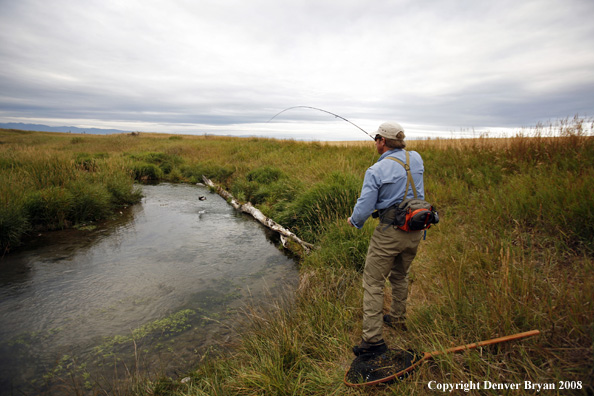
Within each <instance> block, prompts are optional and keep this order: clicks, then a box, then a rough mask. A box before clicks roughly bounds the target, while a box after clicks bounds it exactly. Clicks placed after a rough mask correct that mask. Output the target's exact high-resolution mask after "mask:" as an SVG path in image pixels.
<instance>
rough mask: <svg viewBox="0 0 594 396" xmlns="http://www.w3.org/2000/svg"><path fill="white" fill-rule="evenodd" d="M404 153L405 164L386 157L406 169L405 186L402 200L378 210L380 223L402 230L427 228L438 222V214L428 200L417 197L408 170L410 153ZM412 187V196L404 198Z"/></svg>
mask: <svg viewBox="0 0 594 396" xmlns="http://www.w3.org/2000/svg"><path fill="white" fill-rule="evenodd" d="M405 153H406V164H405V163H403V162H402V161H400V160H399V159H398V158H394V157H386V159H388V158H389V159H391V160H392V161H396V162H398V163H399V164H400V165H402V166H403V167H404V170H405V171H406V188H405V189H404V197H403V198H402V202H400V203H399V204H397V205H394V206H392V207H390V208H387V209H384V210H383V211H380V213H379V217H380V220H381V222H382V223H384V224H389V225H394V226H396V227H398V228H400V229H401V230H403V231H406V232H410V231H421V230H427V229H428V228H429V227H431V226H432V225H433V224H437V223H439V214H438V213H437V211H436V210H435V208H433V205H431V204H430V203H429V202H427V201H425V200H422V199H419V198H417V188H416V186H415V181H414V180H413V177H412V174H411V172H410V155H409V153H408V151H405ZM409 187H412V190H413V194H414V198H408V199H407V198H406V195H407V193H408V188H409Z"/></svg>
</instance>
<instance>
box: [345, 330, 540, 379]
mask: <svg viewBox="0 0 594 396" xmlns="http://www.w3.org/2000/svg"><path fill="white" fill-rule="evenodd" d="M538 334H540V331H539V330H530V331H525V332H523V333H517V334H512V335H508V336H505V337H499V338H493V339H490V340H485V341H479V342H473V343H471V344H466V345H460V346H457V347H453V348H450V349H446V350H445V351H434V352H424V353H423V357H422V358H421V359H419V360H418V361H416V362H414V363H413V364H411V365H410V366H408V367H406V368H404V369H403V370H400V371H399V372H397V373H396V374H392V375H391V376H389V377H386V378H381V379H378V380H375V381H370V382H364V383H359V384H352V383H350V382H348V381H347V379H346V377H347V374H348V371H347V373H345V375H344V380H343V382H344V383H345V384H346V385H347V386H350V387H353V388H359V387H363V386H369V385H377V384H381V383H383V382H387V381H390V380H393V379H395V378H398V377H400V376H402V375H404V374H406V373H409V372H411V371H412V370H414V369H415V368H417V367H418V366H420V365H421V364H422V363H423V362H425V361H426V360H429V359H431V358H432V357H434V356H437V355H445V354H447V353H453V352H460V351H464V350H467V349H474V348H478V347H481V346H485V345H492V344H497V343H500V342H505V341H512V340H518V339H520V338H525V337H531V336H533V335H538Z"/></svg>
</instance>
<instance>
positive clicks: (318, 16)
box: [0, 0, 594, 140]
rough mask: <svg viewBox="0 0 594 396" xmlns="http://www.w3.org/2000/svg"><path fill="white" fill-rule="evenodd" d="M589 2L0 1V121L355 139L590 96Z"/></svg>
mask: <svg viewBox="0 0 594 396" xmlns="http://www.w3.org/2000/svg"><path fill="white" fill-rule="evenodd" d="M592 15H594V2H593V1H591V0H539V1H517V0H513V1H508V0H497V1H471V0H468V1H464V0H460V1H453V0H452V1H447V0H445V1H417V0H411V1H404V0H398V1H378V0H367V1H348V0H341V1H338V0H336V1H320V0H312V1H310V0H298V1H297V0H295V1H278V0H277V1H273V0H255V1H248V0H238V1H228V0H213V1H210V0H209V1H204V0H194V1H192V0H167V1H157V0H138V1H136V0H120V1H110V0H52V1H45V0H18V1H9V0H0V122H25V123H43V124H47V125H51V126H58V125H71V126H80V127H99V128H101V127H104V128H117V129H125V130H141V131H154V132H180V133H196V134H204V133H213V134H234V135H263V136H270V137H283V138H284V137H294V138H304V139H312V138H313V139H318V140H330V139H332V140H344V139H365V138H366V137H365V135H363V134H362V132H361V131H359V130H357V129H356V128H354V127H352V126H351V125H349V124H347V123H345V122H343V121H341V120H336V119H334V118H333V117H331V116H328V115H327V114H324V113H321V112H316V111H313V110H309V109H295V110H291V111H287V112H285V113H283V114H282V115H281V116H279V117H278V118H276V119H274V120H273V121H272V122H270V123H267V121H268V120H269V119H270V118H271V117H272V116H273V115H274V114H276V113H278V112H279V111H281V110H283V109H284V108H287V107H290V106H297V105H307V106H315V107H320V108H323V109H326V110H328V111H331V112H334V113H337V114H339V115H341V116H343V117H346V118H348V119H349V120H351V121H352V122H354V123H356V124H357V125H359V126H361V127H362V128H363V129H365V130H367V131H370V132H373V131H374V130H375V129H376V128H377V126H378V125H379V124H380V123H382V122H383V121H386V120H395V121H398V122H400V123H401V124H403V125H404V127H405V129H406V130H407V131H409V137H410V134H412V135H413V136H414V135H417V136H448V137H449V136H451V135H452V132H455V133H457V132H458V131H464V130H469V129H470V130H471V129H473V128H474V129H475V130H477V131H483V130H489V131H491V132H495V133H496V132H497V131H498V130H499V129H501V130H503V129H505V128H520V127H527V126H530V125H534V124H535V123H537V122H539V121H542V122H547V121H549V120H554V119H557V118H565V117H573V116H574V115H575V114H580V115H584V116H591V115H593V114H592V105H593V104H594V51H593V50H592V48H594V23H592V21H591V20H592Z"/></svg>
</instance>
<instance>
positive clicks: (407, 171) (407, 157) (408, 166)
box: [386, 150, 417, 200]
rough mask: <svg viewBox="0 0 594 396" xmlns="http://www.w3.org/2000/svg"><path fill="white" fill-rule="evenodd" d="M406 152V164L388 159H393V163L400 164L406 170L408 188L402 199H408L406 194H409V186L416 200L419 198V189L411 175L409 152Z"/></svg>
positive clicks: (395, 159) (396, 159)
mask: <svg viewBox="0 0 594 396" xmlns="http://www.w3.org/2000/svg"><path fill="white" fill-rule="evenodd" d="M404 152H405V153H406V164H405V163H403V162H402V161H400V160H399V159H398V158H395V157H386V158H389V159H391V160H392V161H396V162H398V163H399V164H400V165H402V166H403V167H404V170H405V171H406V188H405V189H404V198H402V199H403V200H404V199H406V194H408V186H412V189H413V194H414V196H415V198H416V197H417V187H416V186H415V181H414V180H413V177H412V173H410V155H409V154H408V151H406V150H404Z"/></svg>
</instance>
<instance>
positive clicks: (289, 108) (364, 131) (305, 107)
mask: <svg viewBox="0 0 594 396" xmlns="http://www.w3.org/2000/svg"><path fill="white" fill-rule="evenodd" d="M299 108H302V109H313V110H318V111H322V112H324V113H328V114H331V115H333V116H334V117H337V118H340V119H341V120H344V121H346V122H348V123H349V124H351V125H353V126H355V127H357V128H359V129H360V130H361V131H363V133H364V134H366V135H367V136H369V137H370V138H371V139H373V140H375V137H373V136H371V135H370V134H369V133H367V131H366V130H365V129H363V128H361V127H360V126H359V125H357V124H355V123H352V122H350V121H349V120H347V119H346V118H344V117H342V116H339V115H338V114H334V113H332V112H331V111H328V110H324V109H319V108H317V107H312V106H293V107H288V108H286V109H284V110H283V111H280V112H278V113H276V114H275V115H274V116H273V117H272V118H271V119H269V120H268V121H266V123H269V122H270V121H272V120H274V119H275V118H276V117H277V116H279V115H281V114H282V113H284V112H285V111H287V110H291V109H299Z"/></svg>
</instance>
